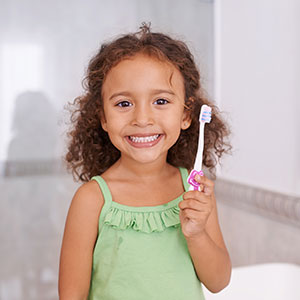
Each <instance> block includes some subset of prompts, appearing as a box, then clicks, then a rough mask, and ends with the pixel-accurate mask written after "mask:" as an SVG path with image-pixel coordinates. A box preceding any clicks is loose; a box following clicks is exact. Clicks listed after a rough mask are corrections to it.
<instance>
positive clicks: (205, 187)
mask: <svg viewBox="0 0 300 300" xmlns="http://www.w3.org/2000/svg"><path fill="white" fill-rule="evenodd" d="M195 180H196V181H197V182H198V183H199V184H200V191H201V192H204V193H205V194H207V195H211V194H212V192H213V190H214V186H215V183H214V182H213V181H212V180H210V179H208V178H207V177H205V176H200V175H198V174H197V175H196V176H195Z"/></svg>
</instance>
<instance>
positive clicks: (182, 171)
mask: <svg viewBox="0 0 300 300" xmlns="http://www.w3.org/2000/svg"><path fill="white" fill-rule="evenodd" d="M179 171H180V174H181V179H182V183H183V187H184V190H185V191H186V192H187V191H188V190H189V184H188V182H187V179H188V176H189V173H188V170H187V169H186V168H182V167H179Z"/></svg>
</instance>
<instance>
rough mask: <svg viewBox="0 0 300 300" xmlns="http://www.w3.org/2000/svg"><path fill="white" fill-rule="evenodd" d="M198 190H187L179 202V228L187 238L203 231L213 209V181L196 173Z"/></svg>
mask: <svg viewBox="0 0 300 300" xmlns="http://www.w3.org/2000/svg"><path fill="white" fill-rule="evenodd" d="M195 180H196V181H197V182H199V183H200V188H201V192H200V191H189V192H186V193H185V194H184V195H183V201H181V202H180V203H179V205H178V206H179V208H180V212H179V218H180V222H181V230H182V233H183V234H184V236H185V237H186V238H188V239H191V238H194V237H197V236H199V235H201V233H203V232H204V231H205V225H206V222H207V220H208V217H209V216H210V214H211V211H212V209H213V199H212V197H213V192H214V182H213V181H211V180H209V179H208V178H206V177H205V176H200V175H196V177H195Z"/></svg>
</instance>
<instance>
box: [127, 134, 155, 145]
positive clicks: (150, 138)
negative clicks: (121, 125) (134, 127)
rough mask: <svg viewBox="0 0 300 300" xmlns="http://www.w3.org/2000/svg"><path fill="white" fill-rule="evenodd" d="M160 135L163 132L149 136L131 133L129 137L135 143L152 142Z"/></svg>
mask: <svg viewBox="0 0 300 300" xmlns="http://www.w3.org/2000/svg"><path fill="white" fill-rule="evenodd" d="M160 136H161V134H154V135H149V136H134V135H130V136H128V138H129V139H130V141H132V142H134V143H150V142H154V141H155V140H157V139H158V138H159V137H160Z"/></svg>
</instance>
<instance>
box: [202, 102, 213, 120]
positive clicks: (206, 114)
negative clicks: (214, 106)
mask: <svg viewBox="0 0 300 300" xmlns="http://www.w3.org/2000/svg"><path fill="white" fill-rule="evenodd" d="M199 121H200V122H203V123H209V122H210V121H211V107H209V106H208V105H205V104H204V105H202V107H201V112H200V119H199Z"/></svg>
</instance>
